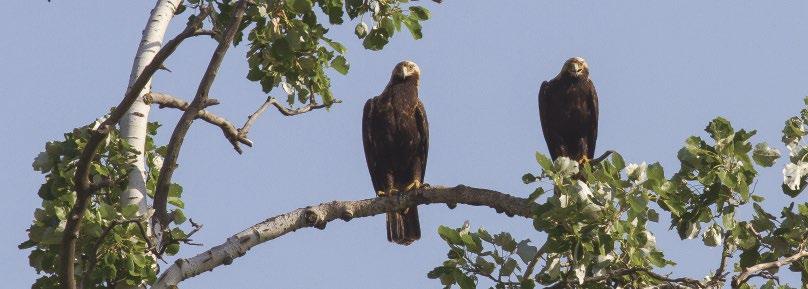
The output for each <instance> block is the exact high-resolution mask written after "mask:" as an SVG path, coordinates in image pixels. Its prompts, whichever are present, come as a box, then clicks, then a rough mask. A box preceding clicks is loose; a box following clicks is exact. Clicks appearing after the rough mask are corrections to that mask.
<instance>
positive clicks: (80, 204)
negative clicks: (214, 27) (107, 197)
mask: <svg viewBox="0 0 808 289" xmlns="http://www.w3.org/2000/svg"><path fill="white" fill-rule="evenodd" d="M208 13H209V10H206V9H202V10H201V12H200V15H199V17H197V18H196V20H195V21H192V22H191V23H189V24H188V26H187V27H186V28H185V30H183V31H182V32H181V33H180V34H179V35H177V36H176V37H174V39H171V41H169V42H167V43H166V44H165V46H163V48H161V49H160V51H159V52H157V54H156V55H155V56H154V58H153V59H152V61H151V63H149V65H148V66H146V67H145V68H144V69H143V72H142V73H141V74H140V76H138V78H137V80H136V81H135V82H134V84H132V85H131V86H130V87H129V89H128V90H127V91H126V94H125V95H124V97H123V99H122V100H121V102H120V103H119V104H118V106H116V107H115V109H114V110H113V111H112V113H111V114H110V116H109V117H108V118H107V119H106V120H104V122H103V123H101V125H100V126H99V127H98V129H95V130H92V131H91V132H90V139H89V140H88V141H87V144H86V146H85V147H84V150H83V151H82V153H81V157H80V158H79V160H78V162H77V163H76V174H75V176H74V182H75V184H76V203H75V205H73V208H72V209H71V210H70V214H69V217H68V218H67V224H66V225H65V230H64V235H63V237H62V242H61V245H62V247H61V248H60V252H59V256H60V257H59V263H60V264H59V265H60V266H59V268H60V272H59V281H60V283H61V286H62V288H65V289H75V288H76V276H75V267H74V262H75V260H76V239H78V236H79V230H80V229H81V220H82V219H83V218H84V213H85V211H86V209H87V205H88V204H89V201H90V197H91V196H92V194H93V193H94V191H93V186H92V183H91V182H90V165H91V163H92V160H93V159H94V158H95V156H96V153H97V150H98V146H99V145H100V144H101V142H102V141H103V140H104V139H105V138H106V137H107V135H108V134H109V131H110V130H111V129H112V127H114V126H115V124H116V123H117V122H118V120H120V119H121V117H123V115H124V113H126V111H127V110H129V107H130V106H132V104H133V103H134V102H135V100H136V99H137V97H138V96H139V94H140V92H141V90H143V87H145V85H146V84H147V83H148V82H149V80H150V79H151V77H152V75H154V73H155V72H156V71H157V70H158V69H159V68H160V66H161V65H162V64H163V62H164V61H165V60H166V59H167V58H168V57H169V56H170V55H171V54H172V53H173V52H174V51H175V50H176V49H177V47H178V46H179V45H180V43H182V41H183V40H185V39H187V38H189V37H192V36H193V34H194V33H195V32H196V31H197V30H199V29H200V27H201V25H202V20H204V19H205V18H206V17H207V15H208Z"/></svg>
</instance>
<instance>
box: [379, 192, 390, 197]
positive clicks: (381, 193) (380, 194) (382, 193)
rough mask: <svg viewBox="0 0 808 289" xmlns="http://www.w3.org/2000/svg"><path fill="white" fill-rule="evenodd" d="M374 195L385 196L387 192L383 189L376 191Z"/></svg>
mask: <svg viewBox="0 0 808 289" xmlns="http://www.w3.org/2000/svg"><path fill="white" fill-rule="evenodd" d="M376 195H377V196H379V197H385V196H387V195H388V194H387V192H385V191H376Z"/></svg>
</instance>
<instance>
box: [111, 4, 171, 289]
mask: <svg viewBox="0 0 808 289" xmlns="http://www.w3.org/2000/svg"><path fill="white" fill-rule="evenodd" d="M180 3H182V0H158V1H157V4H156V5H155V6H154V9H152V11H151V15H150V16H149V21H148V22H147V23H146V28H145V29H144V30H143V36H142V38H141V40H140V45H139V46H138V49H137V53H136V54H135V61H134V64H133V65H132V72H131V74H130V75H129V86H128V87H127V90H128V89H130V88H131V86H132V84H133V83H134V82H135V80H136V79H137V78H138V76H140V74H141V73H142V72H143V69H144V68H145V67H146V66H147V65H149V63H151V61H152V59H154V55H155V54H157V52H158V51H160V48H162V47H163V38H164V37H165V33H166V29H167V28H168V24H169V23H170V22H171V19H172V18H173V17H174V11H175V10H176V9H177V6H179V4H180ZM149 90H151V80H150V81H149V83H147V84H146V86H144V88H143V90H142V91H140V93H139V94H138V98H137V100H135V103H133V104H132V107H130V108H129V110H128V111H127V112H126V114H125V115H124V116H123V117H122V118H121V120H120V121H119V122H118V125H119V126H120V128H121V137H122V138H124V139H126V142H128V143H129V145H131V146H132V148H134V149H135V150H137V151H139V152H140V153H139V154H138V155H137V156H136V159H135V162H134V165H133V167H132V170H130V171H129V176H128V183H127V185H126V190H124V191H123V192H122V193H121V197H120V204H121V206H126V205H129V204H137V205H138V206H139V207H140V210H139V212H140V214H141V215H143V214H146V212H147V211H148V209H149V208H148V205H147V204H146V162H145V156H144V153H143V152H144V151H145V146H146V133H147V124H148V122H149V111H150V109H151V107H150V106H149V105H147V104H146V103H145V102H143V96H144V95H146V93H148V92H149ZM146 231H147V234H148V233H150V232H151V230H146ZM124 287H125V286H124ZM132 288H145V286H142V285H141V286H134V287H132Z"/></svg>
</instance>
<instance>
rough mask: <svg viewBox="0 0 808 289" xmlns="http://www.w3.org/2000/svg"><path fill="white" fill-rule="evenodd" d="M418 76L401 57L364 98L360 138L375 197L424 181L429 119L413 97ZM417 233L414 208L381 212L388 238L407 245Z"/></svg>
mask: <svg viewBox="0 0 808 289" xmlns="http://www.w3.org/2000/svg"><path fill="white" fill-rule="evenodd" d="M420 77H421V71H420V69H419V68H418V65H416V64H415V63H413V62H410V61H402V62H400V63H399V64H397V65H396V67H395V68H394V69H393V75H392V76H390V82H389V83H387V87H385V88H384V91H382V93H381V94H380V95H379V96H376V97H374V98H371V99H369V100H368V101H367V102H366V103H365V112H364V114H363V116H362V141H363V143H364V145H365V159H366V160H367V163H368V170H369V171H370V179H371V180H372V181H373V189H374V190H375V191H376V194H377V195H379V196H392V195H396V194H398V193H399V192H404V191H409V190H412V189H417V188H419V187H421V185H422V184H423V182H424V172H425V171H426V157H427V152H428V151H429V123H428V122H427V119H426V112H425V111H424V105H423V104H422V103H421V101H420V100H419V99H418V81H419V78H420ZM419 238H421V226H420V224H419V223H418V208H417V207H415V206H413V207H409V208H407V209H404V210H402V211H399V212H395V213H387V240H388V241H390V242H395V243H398V244H402V245H409V244H411V243H412V242H413V241H415V240H418V239H419Z"/></svg>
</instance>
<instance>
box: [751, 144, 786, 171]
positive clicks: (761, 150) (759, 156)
mask: <svg viewBox="0 0 808 289" xmlns="http://www.w3.org/2000/svg"><path fill="white" fill-rule="evenodd" d="M778 158H780V151H778V150H777V149H775V148H772V147H770V146H769V144H767V143H765V142H762V143H759V144H757V145H755V150H754V151H753V152H752V159H753V160H755V163H757V164H758V165H760V166H762V167H771V166H772V165H774V162H775V161H776V160H777V159H778Z"/></svg>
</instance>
